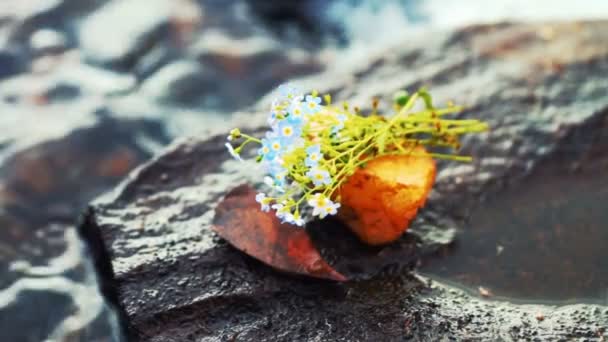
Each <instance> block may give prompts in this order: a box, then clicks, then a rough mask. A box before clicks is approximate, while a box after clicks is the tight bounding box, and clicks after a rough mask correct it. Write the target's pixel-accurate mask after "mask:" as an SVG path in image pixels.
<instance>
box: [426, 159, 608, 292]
mask: <svg viewBox="0 0 608 342" xmlns="http://www.w3.org/2000/svg"><path fill="white" fill-rule="evenodd" d="M606 184H608V165H607V164H603V165H602V164H600V165H595V166H592V167H585V168H583V169H580V170H578V171H576V172H573V171H569V170H564V169H563V166H562V169H561V170H560V165H553V164H552V165H548V166H547V167H546V168H543V169H542V170H539V171H538V172H536V173H535V174H533V175H531V176H530V177H529V178H528V179H526V180H525V181H523V182H522V183H520V184H517V185H515V186H512V187H509V188H507V189H505V190H504V191H502V192H499V193H495V194H493V195H489V198H488V199H487V200H486V201H484V202H483V203H480V204H479V205H478V206H477V207H475V208H474V209H473V210H472V212H471V214H470V217H469V218H468V219H467V220H466V222H463V224H462V227H461V231H460V234H459V236H458V238H457V241H456V243H455V245H454V246H452V247H451V248H449V249H446V250H444V251H442V253H441V255H440V256H438V257H437V258H435V259H432V260H429V261H428V262H427V263H426V264H424V265H423V266H422V268H421V270H422V273H424V274H427V275H430V276H434V277H438V278H440V279H444V280H447V281H449V282H451V283H454V284H459V285H460V286H465V287H467V288H469V289H470V290H471V291H472V292H474V293H478V292H482V291H483V290H479V287H481V288H483V289H486V290H488V291H490V293H491V295H493V296H495V297H503V298H509V299H512V300H517V301H528V302H530V301H540V302H553V303H571V302H589V303H600V304H608V272H606V270H607V269H608V248H606V242H607V241H608V211H607V210H606V209H607V206H606V203H608V187H607V186H606Z"/></svg>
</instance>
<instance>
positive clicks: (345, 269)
mask: <svg viewBox="0 0 608 342" xmlns="http://www.w3.org/2000/svg"><path fill="white" fill-rule="evenodd" d="M607 31H608V22H605V21H598V22H580V23H547V24H497V25H483V26H472V27H468V28H465V29H462V30H459V31H456V32H454V33H451V34H434V35H428V36H424V37H420V38H419V39H417V40H405V41H404V43H403V44H402V45H401V46H400V47H399V48H395V49H392V50H389V51H383V52H382V53H381V54H379V55H378V57H377V58H375V59H372V60H371V61H366V62H365V63H362V64H360V65H356V66H354V67H353V68H352V69H348V70H344V69H342V70H333V69H331V68H328V69H326V70H325V71H324V72H322V73H321V74H319V75H314V76H310V77H308V78H306V79H304V80H302V84H303V85H306V84H310V85H314V87H315V88H318V89H319V90H321V91H322V92H325V91H327V92H330V93H332V95H333V96H334V98H336V99H338V100H344V99H349V100H350V101H351V102H353V103H356V104H358V105H360V106H361V107H363V108H365V107H366V105H365V104H366V103H369V101H371V98H372V97H373V96H384V97H386V98H390V97H389V96H390V95H391V94H392V93H394V92H395V91H397V90H399V89H410V90H412V89H416V88H417V87H419V86H423V85H426V86H428V87H429V88H430V89H431V91H432V93H433V94H435V97H436V98H435V100H436V101H437V102H442V103H443V102H445V101H447V100H449V99H453V100H455V101H457V102H458V103H462V104H464V105H466V106H467V107H468V109H467V110H466V111H465V112H464V113H462V114H461V116H462V117H468V116H471V117H476V118H480V119H483V120H486V121H487V122H488V123H489V125H490V126H491V127H492V128H491V130H490V131H489V132H487V133H484V134H480V135H475V136H470V137H468V138H466V139H465V140H464V143H463V148H462V152H463V153H465V154H471V155H473V156H474V157H475V161H474V162H473V163H471V164H458V163H451V162H450V163H447V162H441V163H439V165H438V175H437V183H436V187H435V189H434V191H433V193H432V195H431V197H430V199H429V201H428V204H427V207H426V208H425V210H423V211H422V213H421V214H420V215H419V217H418V218H417V220H416V221H415V222H414V223H413V224H412V228H411V233H408V234H406V235H405V236H404V237H403V238H401V239H400V240H399V241H397V242H396V243H394V244H391V245H388V246H384V247H375V248H371V247H365V246H362V245H361V244H360V243H358V242H357V240H356V239H355V238H354V237H353V236H352V235H350V234H349V233H347V231H346V230H345V229H344V227H343V226H342V225H341V224H340V223H339V222H337V221H335V220H327V221H323V222H315V223H313V224H311V225H310V226H309V227H308V228H307V229H308V230H309V233H310V235H311V237H312V239H313V241H314V242H315V244H316V246H317V248H318V249H319V250H320V251H321V254H322V255H323V256H324V257H325V259H326V260H328V262H329V263H330V264H331V265H332V266H333V267H335V268H336V269H337V270H338V271H340V272H341V273H342V274H344V275H346V276H347V277H349V278H350V281H349V282H346V283H343V284H337V283H333V282H329V281H322V280H314V279H309V278H301V277H295V276H292V275H287V274H282V273H280V272H277V271H274V270H272V269H271V268H269V267H267V266H265V265H263V264H262V263H260V262H258V261H256V260H254V259H253V258H251V257H248V256H246V255H245V254H243V253H241V252H239V251H237V250H235V249H234V248H232V247H231V246H229V245H228V244H227V243H226V242H224V241H222V240H221V239H219V238H218V237H217V236H216V235H215V234H214V233H213V232H212V231H211V229H210V224H211V222H212V219H213V216H214V207H215V206H216V205H217V203H218V201H220V200H221V198H222V196H223V195H224V194H226V193H227V192H228V191H229V190H230V189H232V188H234V187H235V186H237V185H239V184H242V183H251V184H258V183H259V179H258V178H259V173H257V172H256V171H254V170H255V167H256V166H255V165H253V163H250V162H246V163H244V164H243V163H239V162H237V161H234V160H230V159H228V158H229V156H228V154H227V153H226V152H225V150H224V146H223V145H224V142H225V134H221V135H217V136H212V137H209V138H189V139H181V140H180V141H177V142H174V143H173V144H172V145H171V146H170V147H168V148H167V149H165V150H164V151H163V152H162V153H160V154H159V155H157V156H156V157H155V158H153V159H152V160H150V161H149V162H147V163H145V164H144V165H143V166H141V167H139V168H137V169H136V170H135V171H134V172H132V173H131V174H130V175H129V176H128V178H127V179H126V180H124V181H123V182H122V183H121V184H120V185H119V186H118V187H117V188H116V189H114V191H112V192H110V193H108V194H106V195H104V196H102V197H101V198H99V199H98V200H96V201H95V202H94V203H93V204H92V205H91V207H90V209H89V210H88V212H87V214H86V215H85V217H84V219H83V221H82V223H81V225H80V227H79V231H80V233H81V235H82V236H84V237H85V239H86V241H87V242H88V243H89V246H91V249H92V252H93V255H94V258H95V264H96V266H97V269H98V271H99V272H100V275H101V282H102V289H103V292H104V293H105V294H106V296H107V298H109V299H110V300H111V302H113V303H114V304H116V305H117V307H118V308H119V310H120V312H121V318H122V323H123V324H124V327H125V330H126V331H127V333H128V334H129V335H130V336H131V337H132V338H133V339H134V340H141V341H159V342H160V341H226V340H228V341H241V340H242V341H266V340H268V341H271V340H272V341H275V340H279V341H402V340H415V341H431V340H432V341H439V340H459V341H461V340H471V341H481V340H507V341H510V340H513V341H515V340H537V341H543V340H564V341H567V340H591V341H594V340H601V339H602V338H603V337H602V336H603V334H604V330H605V329H606V327H607V326H608V308H606V307H605V306H600V305H590V304H576V305H565V306H559V307H558V306H551V305H541V304H512V303H508V302H505V301H501V300H498V299H492V298H489V299H482V298H478V297H476V296H473V295H471V294H469V293H464V292H463V291H461V290H458V289H455V288H452V287H449V286H447V285H445V284H441V283H437V282H429V281H426V280H424V279H422V278H421V277H419V276H417V275H416V265H417V264H418V263H419V262H422V261H424V260H426V259H427V258H430V257H432V256H433V255H434V254H435V252H437V251H438V250H440V249H441V248H443V247H442V246H444V245H446V244H449V243H451V242H452V241H453V231H454V229H457V228H459V226H458V225H459V223H458V222H459V220H460V219H461V218H462V217H463V216H465V215H466V213H467V211H468V210H471V208H473V206H474V204H475V203H477V202H478V201H480V199H482V198H483V197H484V196H486V195H487V194H500V190H501V189H504V188H505V187H510V186H515V185H517V184H519V182H520V181H521V180H522V179H525V178H526V177H528V176H529V175H530V174H532V173H534V172H537V171H538V170H542V169H543V168H546V167H551V166H553V165H556V164H558V165H560V166H563V167H564V168H569V169H572V170H576V165H579V166H580V165H594V167H598V168H600V169H601V170H606V165H607V164H606V160H608V155H607V151H608V139H607V137H608V134H607V133H606V132H607V131H608V96H607V95H608V78H606V75H608V35H606V32H607ZM266 102H267V101H265V100H263V101H262V102H261V103H260V104H259V105H258V106H257V107H256V108H258V109H259V110H254V111H252V112H251V113H246V114H243V115H240V116H239V115H237V116H235V118H234V120H233V123H234V124H235V125H239V126H244V127H246V128H248V129H249V130H251V131H252V132H254V133H255V132H261V130H262V126H263V124H264V121H265V118H264V116H265V110H264V106H265V105H266V104H267V103H266ZM573 172H574V171H573ZM246 224H247V223H246V222H243V225H246ZM539 315H542V319H540V318H539V317H540V316H539Z"/></svg>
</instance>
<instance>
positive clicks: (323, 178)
mask: <svg viewBox="0 0 608 342" xmlns="http://www.w3.org/2000/svg"><path fill="white" fill-rule="evenodd" d="M306 177H308V178H310V179H311V180H312V182H313V183H314V185H315V186H321V185H329V184H331V177H330V175H329V172H327V170H324V169H321V168H319V167H314V168H312V169H310V170H309V171H308V172H306Z"/></svg>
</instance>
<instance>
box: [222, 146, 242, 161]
mask: <svg viewBox="0 0 608 342" xmlns="http://www.w3.org/2000/svg"><path fill="white" fill-rule="evenodd" d="M224 146H226V148H227V149H228V153H230V155H231V156H232V157H233V158H234V159H236V160H238V161H241V162H242V161H244V160H243V158H241V156H240V155H239V154H238V152H237V151H235V150H234V147H232V145H231V144H230V143H229V142H227V143H226V144H225V145H224Z"/></svg>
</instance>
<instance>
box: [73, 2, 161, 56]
mask: <svg viewBox="0 0 608 342" xmlns="http://www.w3.org/2000/svg"><path fill="white" fill-rule="evenodd" d="M133 13H138V15H133ZM170 17H171V2H167V1H163V0H154V1H147V0H127V1H121V0H114V1H110V2H108V3H106V4H105V5H104V6H102V7H101V8H99V9H98V10H97V11H95V12H93V13H92V14H91V15H90V16H89V17H88V18H86V19H84V21H83V22H82V25H81V27H80V29H79V33H78V40H79V43H80V46H81V48H82V49H83V51H84V53H85V55H86V57H87V59H88V60H89V61H91V62H92V63H95V64H100V65H105V66H113V67H118V68H129V67H130V66H132V65H133V63H134V62H135V60H137V58H138V57H139V56H141V54H143V53H144V52H146V51H147V50H149V49H150V47H152V46H153V45H154V44H155V43H156V42H157V41H158V40H160V39H161V37H162V36H163V35H164V34H166V33H167V32H168V24H169V20H170ZM108 23H112V24H111V25H108Z"/></svg>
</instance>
